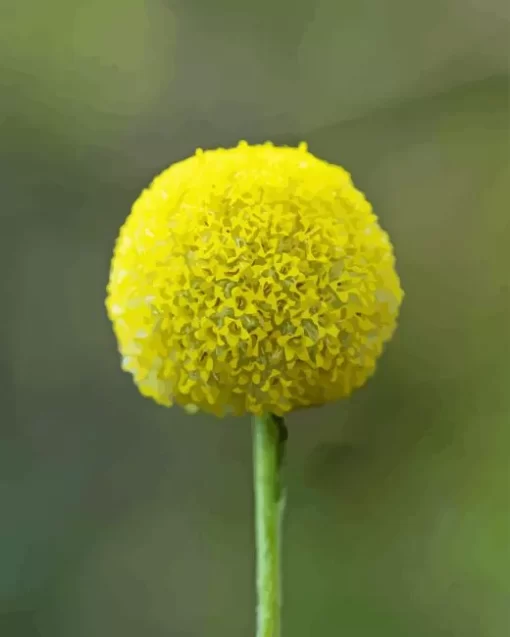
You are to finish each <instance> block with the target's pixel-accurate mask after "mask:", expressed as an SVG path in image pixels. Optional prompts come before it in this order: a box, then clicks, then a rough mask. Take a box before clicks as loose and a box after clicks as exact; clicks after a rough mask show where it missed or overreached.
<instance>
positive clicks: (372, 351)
mask: <svg viewBox="0 0 510 637" xmlns="http://www.w3.org/2000/svg"><path fill="white" fill-rule="evenodd" d="M402 297H403V293H402V289H401V287H400V281H399V278H398V275H397V273H396V271H395V261H394V256H393V248H392V245H391V242H390V240H389V238H388V235H387V234H386V233H385V232H384V231H383V230H382V229H381V227H380V226H379V224H378V220H377V217H376V216H375V214H374V213H373V211H372V207H371V205H370V204H369V203H368V201H367V200H366V199H365V197H364V196H363V195H362V194H361V193H360V192H359V191H358V190H357V189H356V188H355V187H354V185H353V183H352V181H351V178H350V176H349V174H348V173H347V172H346V171H345V170H344V169H342V168H340V167H339V166H335V165H332V164H329V163H326V162H325V161H322V160H320V159H318V158H316V157H314V156H313V155H312V154H311V153H309V152H308V150H307V147H306V145H305V144H301V145H300V146H299V147H298V148H287V147H283V148H282V147H274V146H273V145H272V144H269V143H267V144H264V145H258V146H249V145H248V144H247V143H246V142H241V143H240V144H239V145H238V146H237V147H236V148H230V149H217V150H212V151H205V152H204V151H202V150H198V151H197V152H196V154H195V155H194V156H193V157H190V158H188V159H186V160H184V161H181V162H178V163H176V164H174V165H172V166H170V167H169V168H168V169H166V170H165V171H163V173H161V174H160V175H159V176H158V177H156V179H155V180H154V181H153V183H152V184H151V185H150V187H149V188H148V189H146V190H144V191H143V193H142V194H141V195H140V197H139V198H138V200H137V201H136V202H135V204H134V205H133V208H132V211H131V214H130V215H129V216H128V218H127V220H126V222H125V224H124V226H123V227H122V229H121V231H120V235H119V238H118V240H117V244H116V247H115V252H114V256H113V260H112V265H111V272H110V280H109V284H108V295H107V300H106V306H107V311H108V315H109V317H110V319H111V321H112V324H113V329H114V331H115V334H116V337H117V341H118V346H119V350H120V352H121V355H122V357H123V358H122V366H123V368H124V369H125V370H126V371H129V372H130V373H131V374H132V375H133V378H134V381H135V383H136V384H137V386H138V387H139V389H140V391H141V392H142V394H144V395H145V396H149V397H151V398H153V399H154V400H155V401H156V402H158V403H160V404H162V405H167V406H170V405H173V404H178V405H181V406H183V407H185V408H186V409H187V410H188V411H197V410H202V411H206V412H211V413H214V414H217V415H224V414H226V413H234V414H237V415H243V414H246V413H248V414H253V415H254V416H255V418H254V422H255V438H254V441H255V474H256V475H255V485H256V495H257V511H256V513H257V520H258V521H260V520H261V518H264V519H265V522H260V524H261V526H260V528H258V531H257V535H258V544H259V548H260V551H259V558H260V560H261V561H259V564H258V570H259V604H260V606H259V635H261V636H264V637H275V635H276V634H277V631H278V630H279V608H278V599H279V597H278V592H277V590H276V589H277V582H276V579H277V573H278V572H279V570H278V568H277V566H278V564H277V559H276V557H277V556H276V555H275V554H274V551H275V550H276V549H275V546H276V544H275V542H276V537H277V534H278V532H277V528H276V527H275V524H276V522H275V520H276V517H277V516H276V515H275V514H274V512H275V510H276V509H277V505H278V498H276V500H275V495H274V494H275V489H274V487H275V484H278V480H279V478H278V470H279V465H280V462H281V447H282V444H283V440H284V436H283V433H284V427H283V421H282V420H281V417H282V416H283V415H284V414H286V413H287V412H289V411H292V410H295V409H299V408H302V407H309V406H313V405H321V404H323V403H327V402H330V401H334V400H337V399H340V398H343V397H346V396H348V395H349V394H351V392H352V391H353V390H354V389H355V388H357V387H360V386H361V385H363V384H364V383H365V381H366V380H367V379H368V378H369V377H370V376H371V375H372V374H373V372H374V370H375V366H376V361H377V359H378V357H379V356H380V354H381V352H382V349H383V346H384V343H385V342H386V341H388V340H389V339H390V337H391V336H392V334H393V332H394V330H395V328H396V323H397V316H398V312H399V308H400V304H401V302H402ZM264 485H265V486H264ZM276 491H277V492H278V491H279V490H278V489H276ZM259 505H260V509H259ZM275 507H276V508H275ZM271 511H272V513H271ZM264 516H265V517H264ZM262 545H264V546H262ZM268 546H269V547H270V548H269V549H268ZM271 555H272V557H271ZM261 556H262V557H261ZM271 560H273V561H271ZM275 578H276V579H275Z"/></svg>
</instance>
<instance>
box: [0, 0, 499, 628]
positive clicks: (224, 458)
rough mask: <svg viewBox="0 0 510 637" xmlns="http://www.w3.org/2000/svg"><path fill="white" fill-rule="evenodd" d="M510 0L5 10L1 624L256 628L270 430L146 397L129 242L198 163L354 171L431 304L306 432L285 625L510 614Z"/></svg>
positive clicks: (413, 307) (429, 622) (296, 428)
mask: <svg viewBox="0 0 510 637" xmlns="http://www.w3.org/2000/svg"><path fill="white" fill-rule="evenodd" d="M505 9H506V7H505V3H503V2H502V1H500V0H490V1H488V2H486V1H485V0H484V1H482V0H476V1H475V0H472V1H470V2H467V0H447V1H446V2H438V1H435V2H432V3H421V4H419V3H405V2H404V1H403V0H391V1H390V2H386V3H381V5H380V6H379V5H378V4H377V3H372V2H358V3H352V2H351V3H348V2H335V1H334V0H328V1H322V2H313V3H306V2H302V1H301V2H296V3H294V2H290V0H285V1H281V2H268V1H263V2H259V3H250V5H247V4H246V3H242V2H238V1H236V2H234V1H233V0H218V1H217V2H214V3H211V2H208V1H207V0H197V1H194V2H187V1H186V2H185V1H184V0H181V1H176V2H163V1H162V0H159V1H157V0H156V1H154V2H152V3H146V2H142V0H131V1H128V2H120V1H119V0H106V1H105V2H104V3H100V2H96V1H94V2H88V3H81V4H80V6H79V7H78V6H76V3H65V2H63V0H52V1H51V2H45V3H37V2H35V1H34V0H32V1H29V0H25V1H22V2H16V3H14V2H10V3H7V2H5V3H3V5H2V7H1V8H0V88H1V99H0V130H1V137H2V145H1V147H0V166H1V192H2V207H1V212H0V219H1V220H2V232H1V234H0V238H1V239H0V240H1V250H0V259H1V261H2V265H3V268H2V272H3V277H2V281H1V284H0V285H1V286H2V297H1V298H2V300H3V305H2V320H1V325H2V330H1V331H0V343H1V356H0V387H1V389H0V396H1V403H0V404H1V406H2V407H1V409H2V411H1V417H0V435H1V442H0V511H1V513H0V515H1V519H0V634H1V635H2V636H3V635H6V637H32V636H34V637H35V636H36V635H37V636H41V635H42V636H43V637H89V636H90V635H94V636H97V637H116V636H117V635H119V636H120V635H122V636H123V637H135V636H136V637H139V635H147V637H159V636H163V635H165V636H167V635H176V636H178V635H188V636H190V637H202V636H203V635H208V636H209V635H210V636H211V637H214V636H216V635H217V636H222V637H229V636H232V637H239V636H242V637H245V636H246V637H249V635H251V634H252V633H253V625H254V619H253V614H254V613H253V609H252V607H253V598H254V584H253V532H252V528H251V515H252V513H251V509H252V502H251V453H250V431H249V426H248V422H247V421H246V420H244V419H242V420H239V421H238V420H234V419H231V420H225V421H215V420H214V419H212V418H209V417H205V416H196V417H194V418H190V417H189V416H186V415H184V414H183V413H182V412H181V411H179V410H178V409H175V410H165V409H162V408H157V407H156V406H154V405H153V404H152V403H151V402H149V401H145V400H143V399H142V398H140V397H139V395H138V393H137V392H136V390H135V388H134V387H133V386H132V385H131V383H130V380H129V378H128V377H127V376H126V375H125V374H122V373H121V371H120V369H119V361H118V357H117V354H116V351H115V342H114V339H113V335H112V333H111V329H110V326H109V324H108V321H107V319H106V316H105V312H104V308H103V302H104V287H105V285H106V281H107V276H108V267H109V260H110V256H111V250H112V247H113V240H114V238H115V236H116V234H117V231H118V228H119V226H120V224H121V223H122V221H123V220H124V218H125V216H126V215H127V213H128V211H129V208H130V205H131V203H132V201H133V200H134V199H135V197H136V196H137V195H138V193H139V191H140V189H141V188H143V187H144V186H145V185H146V184H147V183H148V181H149V180H150V179H151V178H152V176H153V175H154V174H155V173H156V172H159V171H160V170H161V169H162V168H164V167H165V166H166V165H168V164H169V163H170V162H173V161H176V160H178V159H181V158H183V157H185V156H187V155H189V154H191V153H192V152H193V150H194V149H195V147H196V146H202V147H214V146H218V145H230V144H232V143H235V142H236V141H237V140H238V139H239V138H247V139H248V140H249V141H251V142H257V141H263V140H264V139H266V138H272V139H273V141H275V142H276V143H296V142H297V141H299V140H300V139H306V140H307V141H308V142H309V145H310V149H311V151H312V152H313V153H314V154H316V155H318V156H320V157H324V158H325V159H328V160H331V161H333V162H335V163H340V164H342V165H345V166H346V167H347V168H348V169H349V170H350V171H351V172H352V173H353V176H354V178H355V181H356V183H357V184H359V186H360V188H361V189H362V190H364V191H366V192H367V194H368V196H369V198H370V199H371V201H372V202H373V204H374V208H375V209H376V211H377V213H378V214H379V215H380V218H381V222H382V224H383V225H384V226H385V228H387V229H388V230H389V231H390V234H391V236H392V239H393V241H394V243H395V246H396V252H397V259H398V268H399V273H400V274H401V276H402V279H403V285H404V287H405V289H406V292H407V296H406V299H405V303H404V306H403V310H402V316H401V325H400V328H399V330H398V332H397V335H396V337H395V339H394V340H393V341H392V343H391V345H390V347H389V348H388V351H387V353H386V355H385V356H384V358H383V360H382V362H381V365H380V368H379V371H378V373H377V375H376V376H375V378H374V379H373V380H372V381H371V382H370V383H369V385H368V386H367V387H366V389H364V390H362V391H360V392H359V394H358V395H357V396H355V397H354V398H353V399H352V400H351V401H348V402H346V403H342V404H337V405H334V406H331V407H328V408H327V409H323V410H317V411H314V410H311V411H305V412H302V413H297V414H294V415H293V416H292V417H291V418H290V419H289V426H290V434H291V437H290V443H289V454H288V468H287V482H288V484H289V503H288V509H287V513H288V519H287V528H286V542H287V543H286V547H285V571H286V583H285V610H284V616H285V617H284V620H285V629H286V631H287V633H288V634H289V635H292V636H293V637H307V636H308V635H321V637H322V636H324V637H329V636H331V637H336V636H337V635H339V634H346V635H352V636H353V637H371V636H372V635H376V634H377V635H381V636H382V637H386V636H388V637H408V636H409V635H417V637H432V636H434V637H436V636H438V637H452V636H453V637H500V636H501V635H503V634H505V632H506V629H507V627H508V623H509V620H510V618H509V615H508V610H507V600H508V596H509V595H510V578H509V575H508V573H509V572H510V559H509V552H508V546H507V544H508V534H509V531H510V529H509V524H508V520H509V517H508V513H509V511H508V495H509V493H508V470H507V466H508V448H509V445H510V416H509V414H510V398H509V395H508V391H507V388H508V384H509V382H510V372H509V369H510V368H509V363H508V360H509V357H508V354H509V345H510V338H509V336H510V334H509V327H508V326H509V319H510V308H509V293H510V290H509V274H508V273H509V271H510V270H509V265H510V263H509V259H508V256H507V255H508V252H507V246H508V243H509V241H510V229H509V221H508V212H507V211H508V203H509V194H510V193H509V183H510V179H509V177H510V174H509V173H510V171H509V162H508V158H509V136H508V114H509V113H508V77H507V75H506V73H507V59H506V58H507V37H506V35H507V33H508V22H507V21H506V11H505Z"/></svg>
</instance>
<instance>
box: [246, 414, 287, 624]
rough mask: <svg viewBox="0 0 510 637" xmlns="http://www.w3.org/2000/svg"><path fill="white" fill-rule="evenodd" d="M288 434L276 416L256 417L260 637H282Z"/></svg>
mask: <svg viewBox="0 0 510 637" xmlns="http://www.w3.org/2000/svg"><path fill="white" fill-rule="evenodd" d="M286 438H287V430H286V429H285V425H284V422H283V419H282V418H279V417H277V416H274V415H272V414H263V415H261V416H254V417H253V466H254V490H255V538H256V547H257V637H281V605H282V594H281V577H282V576H281V544H282V542H281V527H282V517H283V509H284V501H285V498H284V490H283V486H282V478H281V469H282V463H283V454H284V447H285V441H286Z"/></svg>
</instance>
